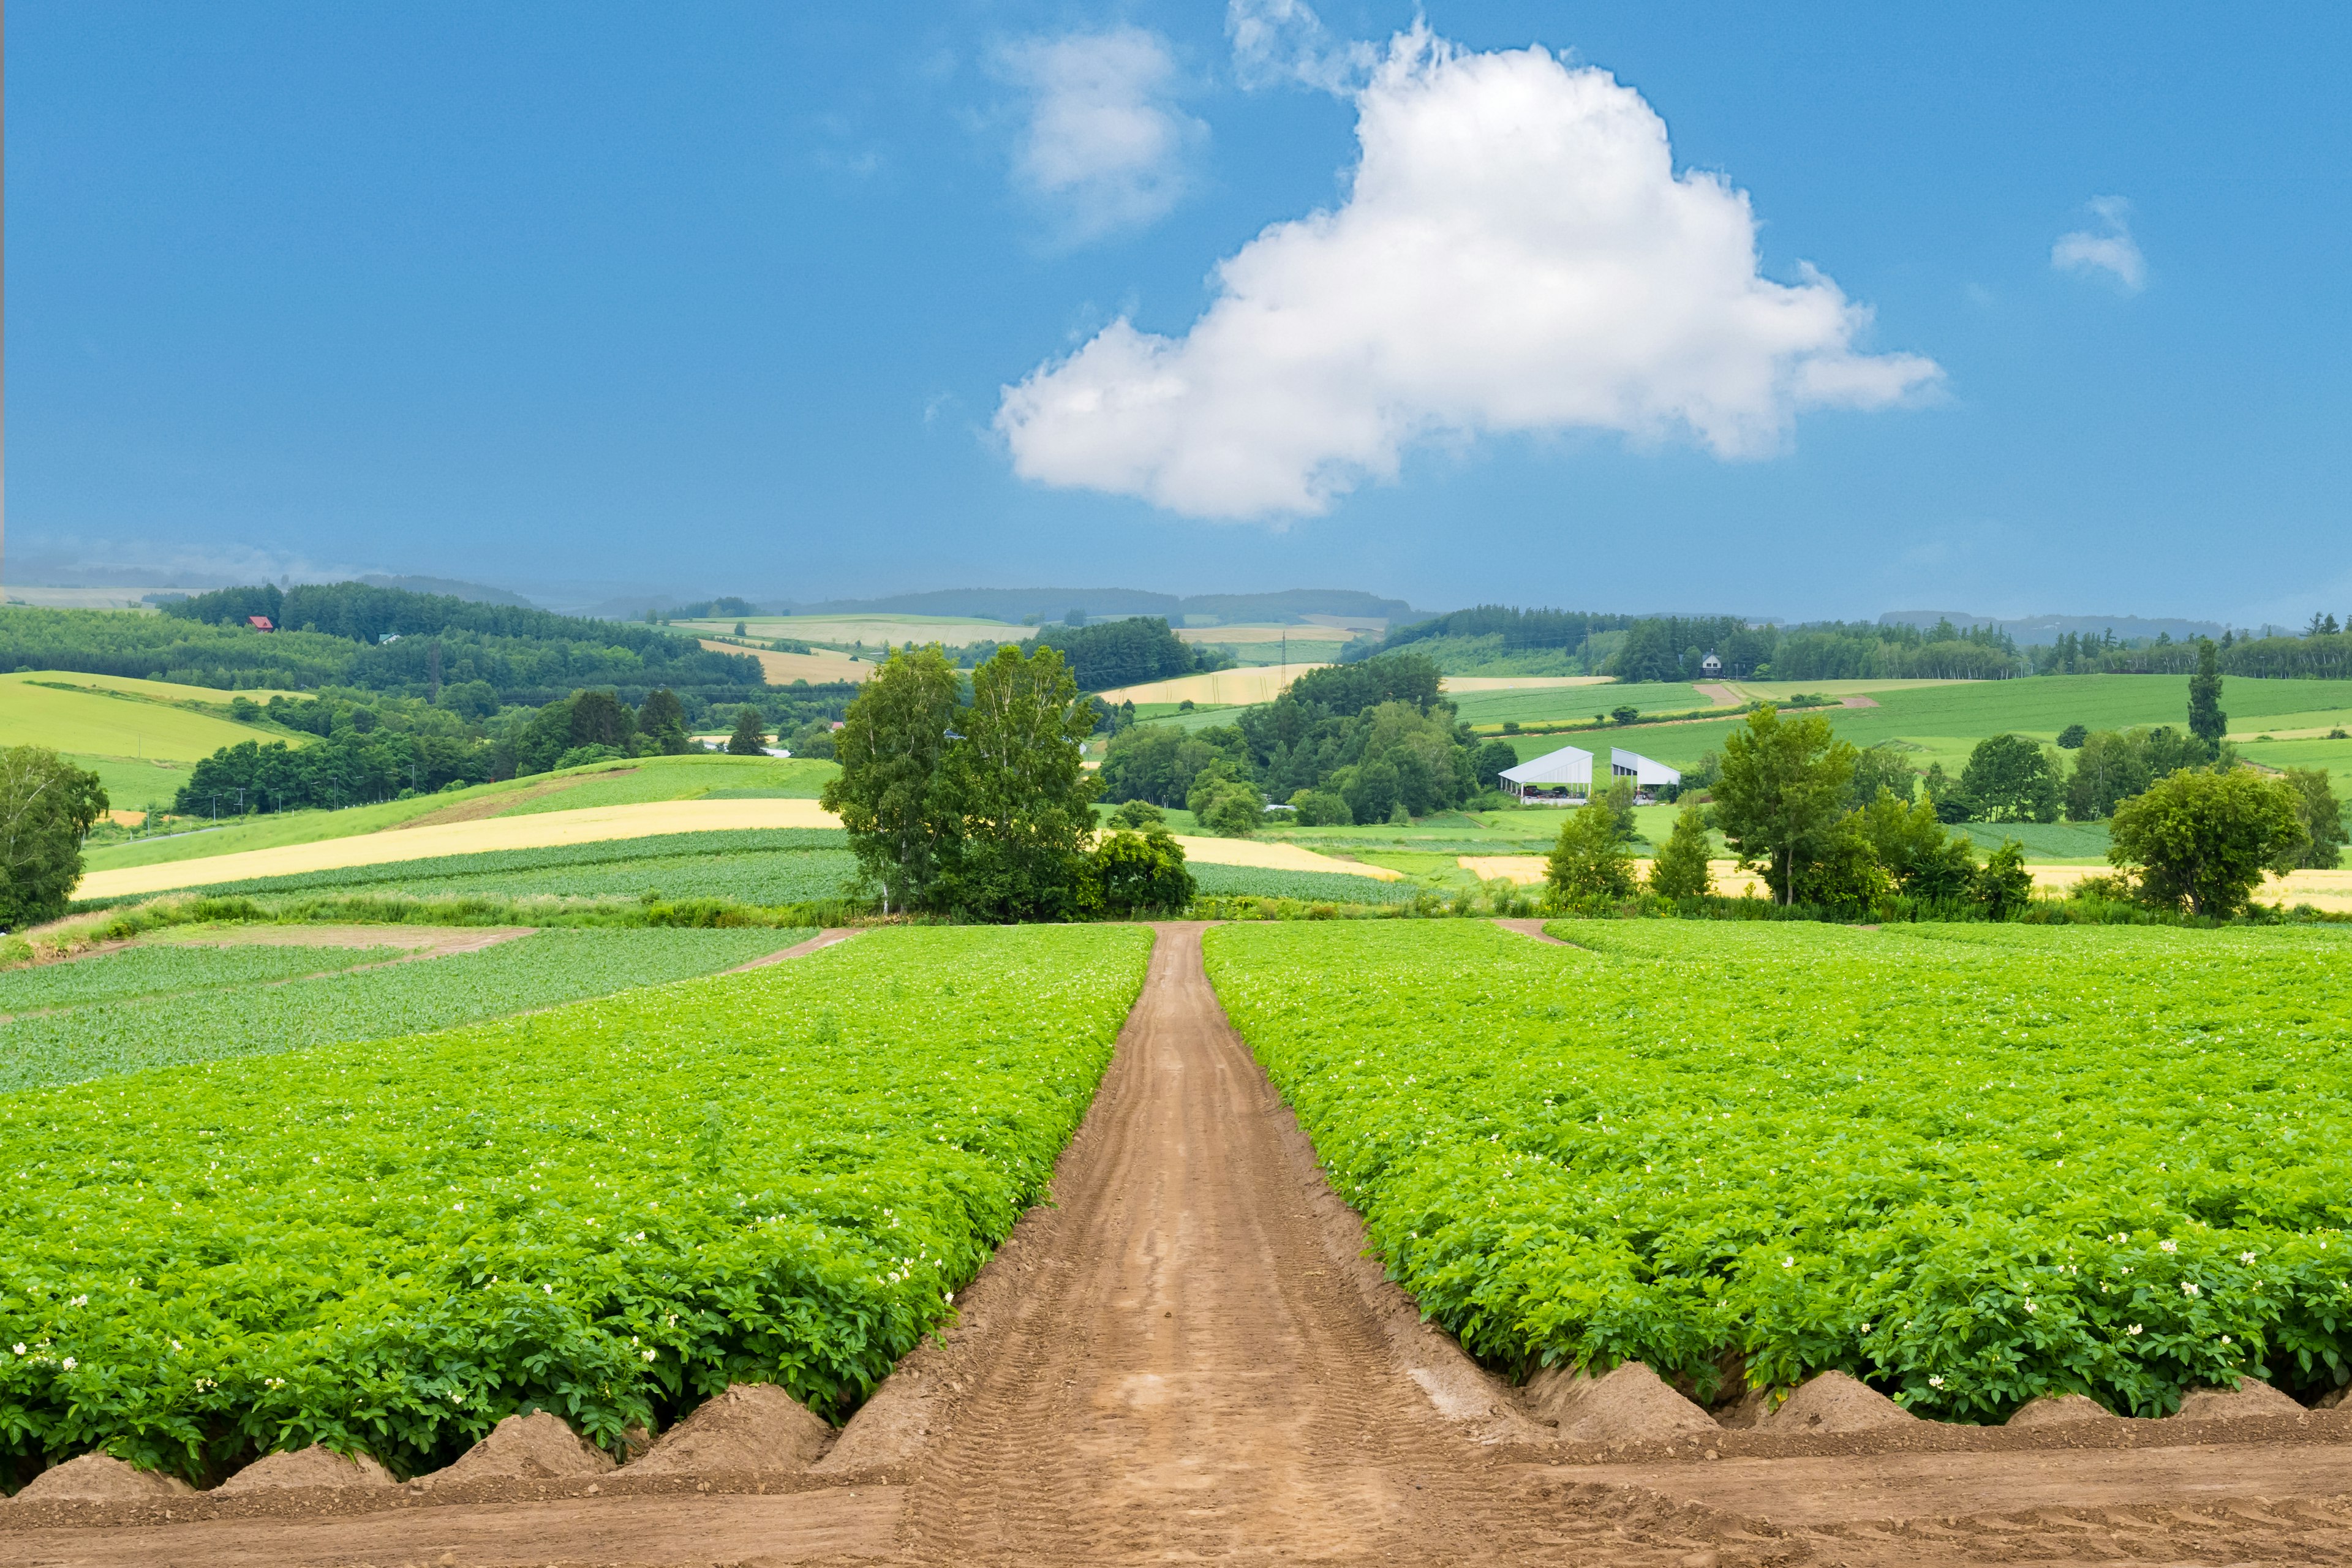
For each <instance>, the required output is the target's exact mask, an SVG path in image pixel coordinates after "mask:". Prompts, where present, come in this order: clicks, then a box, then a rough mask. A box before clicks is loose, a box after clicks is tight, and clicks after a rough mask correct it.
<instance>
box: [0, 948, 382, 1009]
mask: <svg viewBox="0 0 2352 1568" xmlns="http://www.w3.org/2000/svg"><path fill="white" fill-rule="evenodd" d="M402 951H403V950H402V949H400V948H396V947H361V946H354V947H278V946H270V945H261V944H254V945H248V946H239V947H231V948H226V949H223V948H217V947H192V946H183V945H180V944H177V943H173V944H169V945H152V944H151V945H148V946H143V947H134V948H131V949H128V950H126V951H123V952H106V953H100V954H98V955H96V956H94V957H90V958H79V959H76V960H74V961H73V962H71V963H41V964H32V965H27V966H25V967H22V968H16V969H7V970H0V1014H6V1015H9V1016H15V1015H16V1014H20V1013H29V1012H34V1011H36V1010H38V1009H43V1008H50V1007H80V1006H87V1005H90V1004H92V1003H97V1002H118V1001H126V1000H129V999H131V998H132V997H138V996H162V995H166V994H171V993H173V992H182V991H200V990H208V989H215V988H218V989H226V988H228V987H232V986H250V985H263V984H269V983H270V982H272V981H278V980H290V979H292V978H294V977H295V976H297V975H303V974H321V973H326V972H327V971H329V970H335V969H349V968H351V967H352V966H353V965H354V964H361V963H381V962H383V960H386V959H392V958H398V957H399V956H400V955H401V952H402Z"/></svg>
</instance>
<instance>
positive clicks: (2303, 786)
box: [2285, 768, 2352, 870]
mask: <svg viewBox="0 0 2352 1568" xmlns="http://www.w3.org/2000/svg"><path fill="white" fill-rule="evenodd" d="M2285 783H2286V785H2287V787H2288V788H2289V789H2292V790H2293V791H2294V798H2295V814H2296V815H2297V816H2300V817H2301V818H2302V819H2303V830H2304V832H2305V835H2307V836H2308V837H2310V839H2311V842H2310V844H2309V845H2308V846H2307V847H2305V849H2304V852H2303V854H2302V855H2301V856H2300V857H2299V858H2297V859H2296V861H2295V864H2296V866H2298V867H2301V868H2306V869H2314V870H2333V869H2334V868H2336V867H2337V866H2340V865H2342V864H2343V863H2344V845H2345V842H2346V839H2347V837H2352V836H2347V834H2346V832H2345V827H2344V807H2343V805H2342V804H2341V803H2340V802H2338V801H2337V800H2336V791H2335V789H2334V787H2333V786H2332V785H2331V784H2330V783H2329V781H2328V777H2327V770H2326V768H2289V769H2287V770H2286V775H2285Z"/></svg>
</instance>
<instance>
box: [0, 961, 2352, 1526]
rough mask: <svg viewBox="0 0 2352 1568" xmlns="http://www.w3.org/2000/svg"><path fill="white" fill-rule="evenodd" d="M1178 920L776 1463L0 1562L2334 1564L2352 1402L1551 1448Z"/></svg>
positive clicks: (613, 1478)
mask: <svg viewBox="0 0 2352 1568" xmlns="http://www.w3.org/2000/svg"><path fill="white" fill-rule="evenodd" d="M1200 937H1201V928H1200V927H1198V926H1192V925H1171V926H1164V927H1161V928H1160V941H1159V944H1158V946H1157V948H1156V950H1155V952H1154V953H1153V956H1152V964H1151V971H1150V979H1149V980H1148V982H1147V984H1146V986H1145V989H1144V993H1143V996H1142V998H1141V1000H1140V1001H1139V1003H1138V1005H1137V1007H1136V1010H1135V1014H1134V1016H1133V1017H1132V1019H1131V1020H1130V1022H1129V1026H1128V1029H1127V1031H1126V1033H1125V1034H1124V1035H1123V1036H1122V1037H1121V1040H1120V1046H1119V1050H1118V1056H1117V1058H1115V1060H1114V1061H1113V1063H1112V1066H1111V1068H1110V1071H1109V1073H1108V1076H1107V1077H1106V1079H1105V1080H1104V1084H1103V1088H1102V1091H1101V1094H1100V1096H1099V1097H1098V1098H1097V1101H1096V1104H1095V1106H1094V1109H1093V1110H1092V1111H1091V1113H1090V1114H1089V1116H1088V1118H1087V1122H1086V1124H1085V1126H1084V1127H1083V1128H1082V1129H1081V1130H1080V1131H1079V1134H1078V1136H1077V1138H1076V1141H1075V1142H1073V1143H1072V1145H1071V1148H1070V1150H1069V1151H1068V1152H1067V1153H1066V1155H1065V1157H1064V1160H1063V1162H1062V1164H1061V1166H1060V1168H1059V1170H1058V1172H1057V1173H1056V1177H1055V1194H1056V1196H1057V1198H1058V1200H1059V1204H1060V1206H1058V1207H1048V1208H1041V1209H1038V1210H1035V1211H1033V1212H1032V1213H1031V1214H1030V1215H1029V1216H1028V1217H1027V1218H1025V1219H1024V1221H1023V1222H1022V1224H1021V1226H1020V1227H1019V1229H1018V1230H1017V1231H1016V1232H1015V1233H1014V1236H1013V1239H1012V1240H1010V1241H1009V1242H1008V1243H1007V1244H1006V1246H1005V1247H1004V1248H1003V1250H1002V1251H1001V1252H1000V1253H999V1255H998V1257H997V1258H996V1259H995V1261H993V1262H992V1263H991V1264H990V1266H989V1268H987V1269H986V1270H985V1271H983V1273H982V1277H981V1278H980V1279H979V1280H977V1281H975V1283H974V1285H973V1287H972V1288H971V1289H970V1290H968V1291H966V1292H965V1293H964V1294H963V1296H962V1297H961V1301H960V1306H961V1310H962V1316H961V1321H960V1322H959V1323H958V1324H957V1325H956V1326H955V1328H954V1329H952V1330H951V1331H950V1332H949V1334H948V1335H947V1336H946V1337H945V1338H944V1340H942V1341H940V1342H933V1343H931V1344H928V1345H926V1346H924V1347H923V1348H921V1349H919V1350H918V1351H917V1352H915V1353H914V1354H913V1355H912V1356H910V1357H909V1358H908V1361H907V1363H905V1365H904V1366H903V1367H902V1368H901V1370H900V1371H899V1372H898V1373H896V1374H894V1375H893V1376H892V1377H891V1378H890V1379H889V1381H888V1382H887V1383H886V1384H884V1385H883V1387H882V1389H881V1390H880V1391H878V1392H877V1395H876V1396H875V1398H874V1399H873V1400H872V1401H871V1402H870V1403H869V1404H868V1405H867V1406H866V1409H865V1410H864V1411H862V1412H861V1413H860V1414H859V1415H858V1417H857V1418H856V1420H855V1421H853V1422H852V1423H851V1424H850V1426H848V1427H847V1428H846V1429H845V1431H844V1432H843V1434H842V1435H841V1436H840V1438H839V1440H838V1441H837V1442H836V1443H835V1445H834V1447H833V1448H832V1450H831V1452H830V1453H829V1454H827V1455H826V1457H825V1458H823V1459H822V1460H820V1461H819V1462H818V1463H817V1464H816V1465H815V1466H814V1468H811V1469H809V1470H808V1471H806V1472H803V1474H801V1475H800V1476H798V1477H794V1478H789V1479H783V1480H782V1481H781V1482H780V1480H779V1478H777V1477H775V1476H773V1475H767V1476H760V1477H755V1476H752V1475H749V1474H735V1475H713V1476H709V1477H707V1478H700V1479H698V1478H696V1477H694V1476H691V1475H677V1476H672V1475H667V1474H665V1475H661V1476H653V1475H646V1476H633V1474H632V1472H631V1470H630V1469H628V1468H623V1469H621V1470H619V1471H616V1472H612V1473H610V1474H607V1475H605V1476H603V1477H600V1478H598V1479H593V1480H591V1479H585V1478H571V1479H551V1480H546V1481H537V1482H517V1481H513V1480H492V1481H482V1482H476V1483H468V1484H467V1485H465V1486H448V1487H444V1488H439V1489H434V1488H426V1487H419V1486H415V1485H412V1486H406V1487H393V1488H382V1489H376V1490H374V1491H373V1492H372V1493H371V1492H364V1491H355V1490H354V1489H340V1490H338V1491H336V1492H334V1493H332V1494H328V1493H325V1492H320V1493H313V1494H310V1495H309V1496H301V1495H296V1494H291V1493H289V1494H287V1495H285V1496H283V1497H279V1498H275V1499H270V1500H268V1501H267V1502H266V1503H264V1502H262V1501H256V1500H243V1499H240V1500H230V1499H220V1500H218V1501H215V1500H212V1499H209V1498H198V1497H187V1498H180V1499H173V1500H155V1501H150V1502H144V1503H139V1504H102V1503H91V1504H84V1505H66V1504H62V1503H59V1504H50V1505H42V1506H39V1507H36V1508H33V1509H26V1508H25V1507H24V1505H19V1504H11V1505H8V1506H7V1508H6V1509H5V1510H0V1561H8V1562H16V1561H24V1562H37V1563H54V1564H59V1565H65V1564H75V1565H89V1568H98V1565H100V1564H105V1565H109V1568H113V1565H118V1564H126V1565H127V1564H131V1563H179V1564H184V1565H188V1568H213V1565H222V1568H226V1565H227V1564H231V1563H237V1564H245V1563H256V1564H258V1563H268V1564H279V1563H287V1564H291V1563H306V1564H308V1563H316V1564H337V1565H357V1564H362V1563H368V1564H385V1565H390V1564H395V1563H418V1564H426V1563H444V1564H452V1565H455V1564H461V1563H463V1564H517V1565H519V1564H522V1563H563V1564H590V1563H594V1564H614V1565H618V1564H645V1565H648V1568H651V1565H655V1564H662V1565H667V1564H685V1563H747V1564H749V1563H801V1562H829V1563H848V1562H872V1561H876V1560H887V1561H893V1562H900V1563H917V1564H923V1563H981V1564H1010V1563H1024V1564H1029V1563H1035V1564H1044V1565H1051V1568H1060V1565H1077V1564H1093V1563H1181V1562H1197V1561H1203V1560H1213V1561H1218V1562H1228V1563H1275V1562H1284V1563H1288V1562H1294V1561H1297V1562H1313V1563H1580V1564H1582V1563H1590V1564H1612V1565H1614V1564H1628V1565H1635V1568H1639V1565H1643V1564H1661V1565H1664V1564H1678V1565H1682V1568H1728V1565H1730V1564H1735V1563H1753V1564H1761V1563H1822V1564H1832V1563H1849V1564H1853V1565H1855V1568H1863V1565H1864V1564H1869V1565H1874V1568H1876V1565H1885V1568H1935V1565H1942V1564H1965V1563H2021V1562H2034V1563H2115V1562H2133V1563H2336V1562H2343V1561H2347V1560H2348V1559H2352V1503H2347V1500H2346V1499H2345V1497H2344V1496H2343V1494H2345V1493H2347V1492H2352V1446H2347V1445H2346V1443H2345V1441H2344V1439H2345V1437H2346V1436H2347V1434H2352V1418H2346V1419H2338V1413H2337V1412H2334V1411H2328V1412H2316V1413H2304V1414H2301V1415H2275V1416H2261V1417H2252V1418H2247V1419H2233V1420H2232V1421H2231V1422H2230V1423H2228V1424H2227V1425H2210V1424H2209V1425H2202V1426H2200V1425H2195V1424H2192V1423H2189V1422H2184V1421H2172V1422H2120V1421H2106V1422H2098V1423H2088V1424H2083V1423H2076V1424H2064V1423H2061V1424H2055V1425H2053V1426H2046V1427H2039V1428H2034V1427H2028V1428H2010V1429H1995V1430H1982V1429H1969V1428H1953V1427H1945V1426H1937V1425H1936V1424H1934V1423H1914V1424H1910V1425H1909V1426H1906V1427H1905V1428H1904V1429H1903V1431H1902V1435H1901V1436H1899V1437H1882V1436H1878V1435H1876V1434H1874V1433H1866V1432H1865V1433H1845V1434H1837V1435H1832V1436H1810V1437H1802V1438H1798V1437H1790V1436H1779V1437H1775V1436H1769V1435H1759V1434H1749V1433H1745V1432H1726V1433H1724V1434H1722V1436H1721V1437H1720V1438H1719V1439H1718V1438H1717V1437H1716V1436H1710V1435H1706V1434H1699V1435H1696V1436H1694V1435H1693V1434H1691V1433H1689V1432H1677V1433H1675V1434H1673V1435H1670V1436H1667V1435H1662V1436H1660V1437H1659V1438H1658V1439H1656V1440H1653V1441H1647V1442H1642V1443H1624V1444H1619V1445H1616V1446H1614V1447H1608V1448H1598V1449H1596V1448H1594V1447H1591V1446H1590V1445H1583V1444H1565V1443H1562V1442H1560V1441H1559V1436H1558V1434H1556V1433H1555V1432H1553V1430H1552V1429H1551V1428H1549V1427H1548V1426H1542V1425H1541V1424H1540V1423H1538V1422H1537V1421H1536V1420H1534V1419H1533V1418H1532V1417H1531V1415H1529V1413H1528V1410H1527V1409H1525V1408H1523V1407H1522V1405H1521V1404H1520V1401H1519V1399H1518V1396H1517V1394H1515V1393H1513V1392H1512V1391H1508V1390H1506V1389H1503V1388H1501V1387H1500V1386H1499V1385H1497V1384H1495V1383H1494V1382H1493V1381H1492V1380H1491V1379H1489V1378H1487V1377H1486V1374H1485V1373H1482V1372H1480V1371H1479V1370H1478V1369H1477V1368H1475V1366H1473V1365H1471V1364H1470V1363H1468V1362H1467V1361H1466V1360H1465V1358H1464V1357H1463V1356H1462V1355H1461V1353H1460V1352H1459V1351H1458V1349H1456V1348H1455V1347H1454V1346H1453V1344H1452V1342H1450V1341H1447V1340H1445V1339H1444V1337H1443V1336H1441V1335H1438V1334H1436V1333H1434V1332H1433V1331H1430V1330H1428V1329H1427V1328H1425V1327H1424V1326H1423V1325H1422V1324H1421V1323H1420V1322H1419V1321H1418V1319H1417V1317H1416V1315H1415V1314H1414V1313H1413V1311H1412V1308H1411V1306H1410V1304H1409V1303H1408V1302H1406V1301H1405V1300H1403V1298H1402V1297H1401V1296H1400V1295H1399V1294H1398V1293H1397V1292H1396V1290H1395V1289H1394V1288H1393V1287H1391V1286H1390V1285H1388V1284H1387V1283H1386V1282H1385V1281H1384V1280H1382V1279H1381V1277H1380V1272H1379V1269H1378V1268H1377V1267H1376V1266H1375V1265H1372V1264H1370V1263H1369V1262H1367V1261H1366V1260H1365V1259H1363V1258H1361V1257H1360V1250H1361V1245H1362V1243H1361V1231H1360V1226H1358V1225H1357V1223H1356V1221H1355V1218H1354V1216H1353V1215H1352V1214H1350V1213H1349V1211H1348V1210H1347V1209H1346V1207H1345V1206H1344V1205H1341V1204H1340V1203H1339V1201H1338V1199H1337V1198H1336V1197H1335V1196H1334V1195H1333V1194H1331V1192H1330V1190H1329V1188H1328V1186H1327V1185H1326V1184H1324V1183H1323V1181H1322V1179H1321V1176H1320V1175H1319V1173H1318V1171H1317V1170H1316V1168H1315V1165H1314V1162H1313V1157H1312V1152H1311V1151H1310V1150H1309V1149H1308V1148H1307V1143H1306V1141H1305V1139H1304V1138H1303V1137H1301V1136H1300V1135H1299V1133H1298V1131H1297V1127H1296V1125H1295V1124H1294V1123H1293V1121H1292V1120H1291V1118H1290V1116H1289V1114H1288V1112H1287V1111H1286V1110H1284V1109H1283V1108H1282V1106H1281V1105H1280V1104H1279V1102H1278V1100H1276V1097H1275V1095H1274V1094H1273V1092H1272V1091H1271V1089H1269V1088H1268V1086H1267V1084H1266V1082H1265V1077H1264V1075H1263V1073H1262V1072H1260V1070H1259V1069H1258V1068H1257V1067H1256V1065H1255V1062H1254V1061H1253V1060H1252V1059H1251V1058H1250V1056H1249V1055H1248V1053H1247V1051H1246V1050H1245V1049H1244V1047H1243V1046H1242V1045H1241V1043H1240V1042H1239V1040H1238V1039H1236V1038H1235V1037H1234V1035H1233V1033H1232V1031H1231V1030H1230V1029H1229V1028H1228V1027H1227V1026H1226V1024H1225V1021H1224V1018H1223V1013H1222V1011H1221V1010H1220V1009H1219V1007H1218V1006H1217V1004H1216V1000H1215V997H1214V996H1213V994H1212V993H1211V992H1210V990H1209V987H1208V983H1207V980H1206V978H1205V976H1204V975H1203V973H1202V968H1201V961H1200ZM1759 1449H1760V1450H1761V1451H1759ZM702 1488H708V1489H709V1490H708V1491H707V1492H705V1491H701V1490H699V1489H702ZM786 1488H790V1489H786ZM762 1491H764V1492H765V1493H766V1495H760V1494H761V1492H762ZM73 1506H79V1507H80V1508H82V1509H84V1510H88V1511H86V1512H81V1513H69V1512H68V1511H65V1510H68V1509H69V1508H70V1507H73ZM192 1512H193V1513H194V1514H196V1515H198V1516H199V1517H198V1518H197V1519H196V1520H195V1521H190V1519H189V1516H190V1514H191V1513H192ZM170 1515H175V1516H176V1517H168V1516H170ZM305 1515H314V1516H315V1517H304V1516H305ZM11 1516H14V1517H13V1518H12V1517H11ZM133 1519H136V1520H138V1521H141V1522H140V1523H138V1524H137V1525H135V1526H132V1525H131V1522H130V1521H131V1520H133ZM17 1521H21V1523H19V1522H17ZM77 1521H82V1522H77Z"/></svg>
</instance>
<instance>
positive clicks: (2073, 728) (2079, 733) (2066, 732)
mask: <svg viewBox="0 0 2352 1568" xmlns="http://www.w3.org/2000/svg"><path fill="white" fill-rule="evenodd" d="M2090 735H2091V731H2089V730H2087V729H2085V728H2084V726H2082V725H2080V724H2069V725H2067V726H2066V727H2065V728H2064V729H2063V730H2061V731H2058V749H2059V750H2060V751H2062V752H2073V751H2079V750H2080V749H2081V748H2082V744H2083V742H2084V741H2086V740H2088V739H2090Z"/></svg>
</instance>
